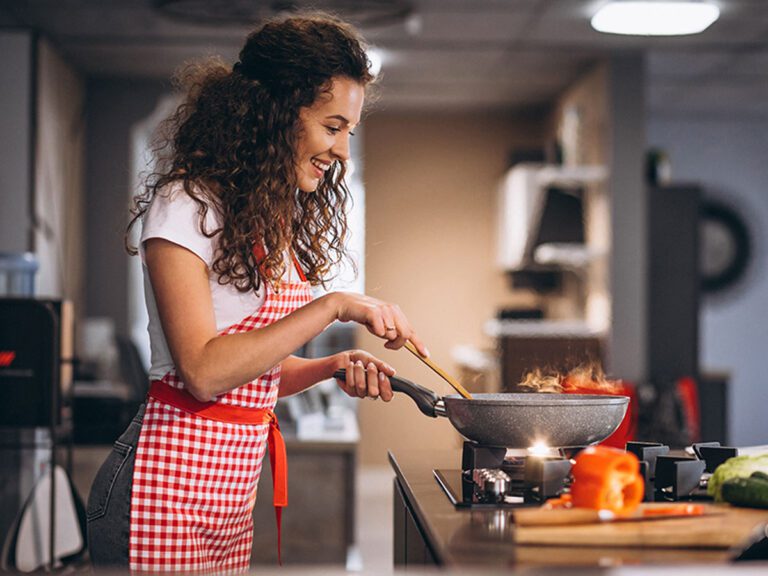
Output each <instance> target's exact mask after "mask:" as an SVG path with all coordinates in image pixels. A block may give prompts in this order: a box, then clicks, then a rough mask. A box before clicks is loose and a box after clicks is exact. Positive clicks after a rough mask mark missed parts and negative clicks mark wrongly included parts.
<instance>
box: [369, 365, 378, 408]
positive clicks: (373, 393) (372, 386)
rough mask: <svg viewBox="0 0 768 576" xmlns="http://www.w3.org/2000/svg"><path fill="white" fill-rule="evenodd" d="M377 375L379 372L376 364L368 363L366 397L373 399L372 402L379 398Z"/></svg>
mask: <svg viewBox="0 0 768 576" xmlns="http://www.w3.org/2000/svg"><path fill="white" fill-rule="evenodd" d="M379 374H380V372H379V369H378V368H377V367H376V364H374V363H373V362H369V363H368V367H367V369H366V376H367V384H368V390H367V396H368V397H369V398H373V399H374V400H376V398H378V397H379Z"/></svg>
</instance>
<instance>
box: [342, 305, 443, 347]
mask: <svg viewBox="0 0 768 576" xmlns="http://www.w3.org/2000/svg"><path fill="white" fill-rule="evenodd" d="M328 298H329V299H330V300H331V302H332V305H333V307H334V310H335V312H336V319H337V320H339V321H340V322H357V323H358V324H362V325H363V326H365V327H366V328H367V329H368V332H370V333H371V334H373V335H374V336H378V337H379V338H382V339H384V340H386V341H387V342H386V343H385V344H384V346H385V347H386V348H389V349H391V350H397V349H398V348H401V347H402V346H403V345H404V344H405V342H406V341H407V340H410V341H411V342H412V343H413V345H414V346H415V347H416V349H417V350H418V351H419V353H420V354H421V355H422V356H429V350H427V347H426V346H424V343H423V342H422V341H421V339H420V338H419V337H418V335H417V334H416V332H415V331H414V329H413V328H412V327H411V324H410V322H408V318H406V317H405V314H403V311H402V310H400V307H399V306H398V305H397V304H391V303H389V302H384V301H382V300H378V299H376V298H371V297H370V296H366V295H365V294H355V293H352V292H332V293H330V294H329V295H328Z"/></svg>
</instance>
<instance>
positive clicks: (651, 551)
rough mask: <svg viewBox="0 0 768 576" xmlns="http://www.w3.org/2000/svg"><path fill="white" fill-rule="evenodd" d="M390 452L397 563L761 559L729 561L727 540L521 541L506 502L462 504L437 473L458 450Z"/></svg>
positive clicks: (450, 465) (762, 516)
mask: <svg viewBox="0 0 768 576" xmlns="http://www.w3.org/2000/svg"><path fill="white" fill-rule="evenodd" d="M389 460H390V463H391V465H392V467H393V469H394V471H395V483H394V489H395V517H394V518H395V534H394V540H395V559H394V560H395V564H396V565H403V564H406V565H408V566H409V567H411V566H413V565H424V564H427V565H429V564H436V565H439V566H443V567H447V568H462V569H464V568H477V567H483V568H487V569H494V570H496V569H499V568H502V567H503V568H509V567H516V568H542V567H558V566H563V567H564V566H568V567H577V566H578V567H583V568H588V567H595V568H597V567H606V566H622V565H637V564H653V565H663V566H675V565H678V566H679V565H682V564H688V565H692V564H696V565H708V566H712V565H718V566H719V567H720V568H721V569H722V570H725V569H726V568H730V567H733V568H734V569H735V568H736V567H737V566H740V567H744V566H745V565H749V566H754V565H755V564H754V563H751V562H748V563H739V564H731V565H729V564H727V562H728V561H729V558H730V552H729V550H728V549H725V548H720V549H711V548H710V549H703V548H698V549H697V548H691V547H689V548H648V547H646V548H640V547H625V548H620V547H607V546H599V545H596V546H582V545H580V546H560V545H547V546H541V545H515V543H514V525H513V522H512V518H511V514H510V510H509V509H508V508H507V509H504V510H499V509H482V510H477V509H475V510H469V509H457V508H455V507H454V506H453V504H451V503H450V501H449V500H448V498H447V497H446V495H445V493H444V492H443V490H442V488H441V487H440V486H439V485H438V483H437V481H436V480H435V478H434V476H433V472H432V470H433V468H442V469H456V468H458V467H459V466H460V462H461V454H460V452H459V451H457V450H446V451H444V452H443V451H440V452H435V451H430V452H425V451H402V452H398V453H397V454H393V453H392V452H390V453H389ZM745 514H748V515H749V519H750V520H749V521H750V522H751V521H752V519H753V518H754V521H755V524H756V525H759V524H760V522H761V521H762V522H768V511H753V510H749V511H745ZM684 520H686V521H690V520H692V519H684ZM658 522H667V523H669V522H677V520H670V519H666V520H661V521H656V523H657V524H656V526H659V524H658ZM625 524H626V523H625ZM669 526H671V524H670V525H669ZM601 527H602V526H601ZM606 528H610V527H607V526H606ZM575 529H577V530H578V527H575ZM601 541H602V540H601ZM761 565H762V563H761ZM766 567H768V564H767V565H766Z"/></svg>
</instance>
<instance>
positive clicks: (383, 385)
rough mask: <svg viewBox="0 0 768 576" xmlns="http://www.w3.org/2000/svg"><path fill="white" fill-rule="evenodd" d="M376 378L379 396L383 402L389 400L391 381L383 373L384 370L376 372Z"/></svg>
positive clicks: (390, 397)
mask: <svg viewBox="0 0 768 576" xmlns="http://www.w3.org/2000/svg"><path fill="white" fill-rule="evenodd" d="M377 376H378V379H379V397H380V398H381V399H382V400H384V402H389V401H390V400H392V396H393V393H392V383H391V382H390V381H389V378H387V377H386V376H385V375H384V372H379V373H378V375H377Z"/></svg>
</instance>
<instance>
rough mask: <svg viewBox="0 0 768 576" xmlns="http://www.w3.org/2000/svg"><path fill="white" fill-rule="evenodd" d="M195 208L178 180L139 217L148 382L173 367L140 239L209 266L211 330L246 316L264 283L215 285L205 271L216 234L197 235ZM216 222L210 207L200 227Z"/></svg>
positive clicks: (292, 277) (291, 273) (291, 271)
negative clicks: (157, 241)
mask: <svg viewBox="0 0 768 576" xmlns="http://www.w3.org/2000/svg"><path fill="white" fill-rule="evenodd" d="M198 208H199V204H198V203H197V202H195V201H194V200H193V199H192V198H191V197H190V196H189V195H188V194H187V193H186V192H185V191H184V188H183V186H182V184H181V183H180V182H177V183H174V184H171V185H169V186H168V187H167V188H165V189H164V190H162V191H160V192H158V193H157V194H156V195H155V197H154V198H153V200H152V204H151V205H150V207H149V210H147V212H146V213H145V214H144V218H143V221H142V231H141V240H140V242H139V254H140V255H141V261H142V269H143V273H144V299H145V301H146V303H147V313H148V315H149V325H148V331H149V342H150V351H151V367H150V369H149V377H150V379H152V380H157V379H160V378H162V377H163V376H165V374H167V373H168V372H169V371H170V370H171V369H173V359H172V358H171V354H170V351H169V350H168V344H167V342H166V340H165V334H164V333H163V329H162V326H161V324H160V317H159V315H158V312H157V303H156V302H155V295H154V292H153V291H152V284H151V283H150V281H149V273H148V271H147V267H146V264H145V259H144V242H146V241H147V240H149V239H150V238H163V239H165V240H168V241H170V242H173V243H174V244H178V245H179V246H183V247H184V248H186V249H187V250H189V251H190V252H192V253H193V254H195V255H196V256H197V257H198V258H200V260H202V261H203V262H204V263H205V265H206V266H207V267H208V270H209V273H208V285H209V286H210V288H211V297H212V300H213V311H214V316H215V318H216V330H217V331H219V332H221V331H223V330H224V329H226V328H228V327H229V326H232V325H233V324H237V323H238V322H240V321H241V320H242V319H243V318H246V317H247V316H250V315H252V314H253V313H254V312H255V311H256V310H258V309H259V308H260V307H261V305H262V304H263V303H264V299H265V287H264V284H263V283H262V284H261V286H260V287H259V290H258V293H257V292H254V291H251V292H240V291H238V290H237V288H235V287H234V286H233V285H232V284H225V285H221V284H219V281H218V275H217V274H214V273H211V272H210V267H211V264H212V263H213V260H214V258H213V256H214V252H215V249H216V244H217V242H218V234H217V235H215V236H213V237H212V238H208V237H206V236H205V235H204V234H203V233H202V231H201V230H200V215H199V213H198ZM219 222H220V216H219V214H218V212H217V211H216V210H215V209H214V208H213V207H212V206H211V207H210V209H209V210H208V213H207V215H206V221H205V229H206V231H209V232H210V231H212V230H216V229H218V228H219V226H220V224H219ZM287 270H288V273H287V275H288V278H286V280H287V281H290V282H297V281H299V280H298V273H297V272H296V270H295V268H294V267H293V266H292V265H291V266H287Z"/></svg>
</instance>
